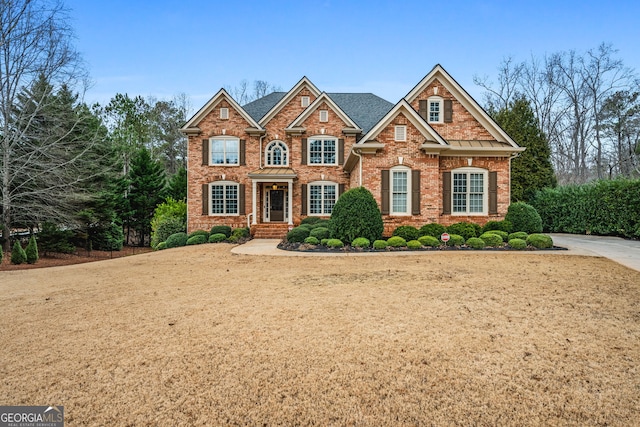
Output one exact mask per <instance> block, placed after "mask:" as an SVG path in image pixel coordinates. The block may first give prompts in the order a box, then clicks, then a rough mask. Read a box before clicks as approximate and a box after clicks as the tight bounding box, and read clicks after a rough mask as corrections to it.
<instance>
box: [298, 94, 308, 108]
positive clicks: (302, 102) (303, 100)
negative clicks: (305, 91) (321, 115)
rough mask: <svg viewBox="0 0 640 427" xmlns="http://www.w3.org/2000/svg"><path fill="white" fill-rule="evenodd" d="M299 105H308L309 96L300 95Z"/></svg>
mask: <svg viewBox="0 0 640 427" xmlns="http://www.w3.org/2000/svg"><path fill="white" fill-rule="evenodd" d="M300 105H301V106H303V107H305V108H306V107H308V106H309V97H308V96H302V97H300Z"/></svg>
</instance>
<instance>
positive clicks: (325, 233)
mask: <svg viewBox="0 0 640 427" xmlns="http://www.w3.org/2000/svg"><path fill="white" fill-rule="evenodd" d="M309 236H312V237H315V238H316V239H318V240H323V239H328V238H329V229H328V228H327V227H316V228H314V229H313V230H311V232H309Z"/></svg>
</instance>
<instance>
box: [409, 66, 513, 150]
mask: <svg viewBox="0 0 640 427" xmlns="http://www.w3.org/2000/svg"><path fill="white" fill-rule="evenodd" d="M434 80H438V81H439V82H440V83H441V84H442V85H443V86H444V87H446V88H447V90H448V91H449V92H451V93H452V94H453V96H454V97H455V98H456V100H457V101H458V102H460V103H461V104H462V106H463V107H464V108H466V109H467V111H469V113H470V114H471V115H472V116H473V117H474V118H475V119H476V120H477V121H478V122H479V123H480V124H481V125H482V126H483V127H484V128H485V129H486V130H487V132H489V133H490V134H491V136H493V137H494V138H495V139H496V141H499V142H504V143H507V144H509V145H511V146H512V147H514V148H519V146H518V144H517V143H516V142H515V141H514V140H513V139H512V138H511V137H510V136H509V135H507V133H506V132H505V131H504V130H503V129H502V128H501V127H500V126H499V125H498V124H497V123H496V122H495V120H493V119H492V118H491V116H489V114H487V112H486V111H485V110H484V109H483V108H482V107H481V106H480V104H478V103H477V102H476V100H475V99H473V98H472V97H471V95H469V94H468V93H467V91H466V90H464V88H463V87H462V86H460V85H459V84H458V82H457V81H455V79H454V78H453V77H451V75H450V74H449V73H447V72H446V71H445V69H444V68H443V67H442V66H441V65H440V64H437V65H436V66H435V67H433V69H432V70H431V71H430V72H429V74H427V75H426V76H425V77H424V78H423V79H422V80H420V82H419V83H418V84H417V85H416V86H415V87H414V88H413V89H411V91H410V92H409V93H408V94H407V96H405V97H404V99H405V100H407V102H409V103H412V102H414V101H415V100H416V98H417V97H418V95H420V94H421V93H422V92H423V91H424V90H425V89H426V88H427V86H429V85H430V84H431V83H432V82H433V81H434ZM447 114H450V113H449V112H447V111H446V110H445V122H446V121H447V120H446V119H447V118H449V119H450V117H447Z"/></svg>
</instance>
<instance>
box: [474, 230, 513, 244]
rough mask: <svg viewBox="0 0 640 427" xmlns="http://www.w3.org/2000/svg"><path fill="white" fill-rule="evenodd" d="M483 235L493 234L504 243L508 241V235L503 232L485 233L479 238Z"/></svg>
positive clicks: (492, 231)
mask: <svg viewBox="0 0 640 427" xmlns="http://www.w3.org/2000/svg"><path fill="white" fill-rule="evenodd" d="M485 234H495V235H496V236H500V238H501V239H502V241H503V242H506V241H507V240H509V234H508V233H506V232H504V231H500V230H491V231H485V232H484V233H482V235H480V236H479V237H480V238H481V239H482V236H483V235H485Z"/></svg>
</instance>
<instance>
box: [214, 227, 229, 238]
mask: <svg viewBox="0 0 640 427" xmlns="http://www.w3.org/2000/svg"><path fill="white" fill-rule="evenodd" d="M218 233H222V234H224V235H225V237H226V238H229V237H231V227H229V226H228V225H214V226H213V227H211V230H210V231H209V235H212V234H218Z"/></svg>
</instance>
